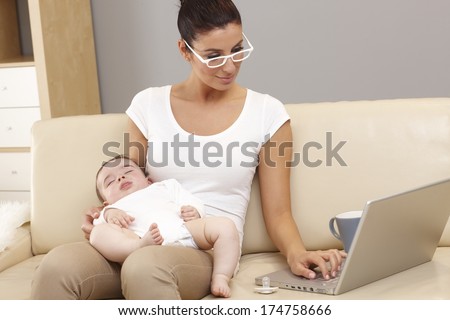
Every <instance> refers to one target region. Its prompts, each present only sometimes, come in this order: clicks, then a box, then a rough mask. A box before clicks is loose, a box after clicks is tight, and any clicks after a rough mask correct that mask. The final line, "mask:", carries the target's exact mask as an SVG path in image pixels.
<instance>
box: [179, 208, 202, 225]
mask: <svg viewBox="0 0 450 320" xmlns="http://www.w3.org/2000/svg"><path fill="white" fill-rule="evenodd" d="M181 218H182V219H183V220H184V222H187V221H190V220H195V219H199V218H200V214H199V213H198V211H197V209H195V208H194V207H192V206H182V207H181Z"/></svg>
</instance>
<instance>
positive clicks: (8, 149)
mask: <svg viewBox="0 0 450 320" xmlns="http://www.w3.org/2000/svg"><path fill="white" fill-rule="evenodd" d="M30 151H31V148H30V147H18V148H12V147H0V153H27V152H30Z"/></svg>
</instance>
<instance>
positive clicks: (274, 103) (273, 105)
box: [247, 89, 284, 110]
mask: <svg viewBox="0 0 450 320" xmlns="http://www.w3.org/2000/svg"><path fill="white" fill-rule="evenodd" d="M247 103H248V104H250V105H252V106H254V107H257V109H258V110H261V108H262V109H266V110H284V104H283V103H282V102H281V101H280V100H278V99H277V98H275V97H274V96H272V95H270V94H268V93H260V92H257V91H254V90H251V89H247Z"/></svg>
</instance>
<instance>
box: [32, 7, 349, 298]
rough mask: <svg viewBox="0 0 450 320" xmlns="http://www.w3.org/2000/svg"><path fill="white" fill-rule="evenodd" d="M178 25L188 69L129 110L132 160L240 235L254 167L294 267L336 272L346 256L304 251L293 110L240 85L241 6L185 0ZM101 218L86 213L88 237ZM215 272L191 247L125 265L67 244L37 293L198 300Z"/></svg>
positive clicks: (276, 238) (266, 210)
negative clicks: (295, 212) (293, 183)
mask: <svg viewBox="0 0 450 320" xmlns="http://www.w3.org/2000/svg"><path fill="white" fill-rule="evenodd" d="M178 29H179V31H180V35H181V39H180V40H179V41H178V49H179V51H180V53H181V56H182V57H183V59H185V60H186V63H189V64H190V65H191V68H192V69H191V73H190V75H189V76H188V78H187V79H186V80H185V81H183V82H181V83H178V84H174V85H168V86H164V87H158V88H149V89H146V90H144V91H142V92H140V93H138V94H137V95H136V96H135V98H134V99H133V101H132V103H131V105H130V107H129V109H128V110H127V115H128V116H129V125H128V133H129V134H130V137H131V140H132V141H133V142H134V145H135V144H136V143H140V144H142V146H143V148H133V149H131V150H129V155H130V157H131V158H132V159H133V160H135V161H136V162H137V163H138V164H139V165H140V166H142V167H146V168H147V169H149V170H148V172H149V173H150V178H151V179H152V180H153V181H161V180H164V179H167V178H174V179H177V180H178V181H179V182H180V183H181V185H182V186H183V187H184V188H186V189H187V190H189V191H190V192H191V193H193V194H194V195H195V196H197V197H198V198H199V199H200V200H202V201H203V202H204V204H205V211H206V215H211V216H224V217H228V218H230V219H231V220H233V222H234V223H235V224H236V227H237V229H238V231H239V235H240V240H241V241H242V237H243V225H244V220H245V213H246V210H247V205H248V201H249V196H250V188H251V182H252V179H253V176H254V174H255V172H256V168H257V167H258V175H259V181H260V188H261V199H262V200H261V201H262V208H263V214H264V220H265V223H266V226H267V230H268V233H269V235H270V237H271V239H272V240H273V242H274V243H275V245H276V246H277V247H278V249H279V250H280V251H281V252H282V253H283V254H284V255H285V256H286V259H287V263H288V264H289V266H290V268H291V270H292V272H294V273H295V274H298V275H303V276H305V277H309V278H312V277H314V276H315V274H314V272H312V271H311V270H310V267H311V266H318V267H319V268H320V270H321V271H322V273H323V274H324V276H325V277H330V276H331V277H332V276H333V275H334V274H335V273H336V272H337V270H338V269H339V266H340V264H341V260H342V255H343V254H342V253H341V252H339V251H337V250H329V251H317V252H310V251H307V250H306V249H305V247H304V245H303V242H302V239H301V236H300V234H299V232H298V229H297V226H296V224H295V222H294V220H293V218H292V214H291V206H290V181H289V178H290V170H289V167H288V166H287V165H286V163H288V162H289V160H290V159H291V156H292V150H286V148H283V152H281V151H280V150H279V149H278V148H277V146H280V145H282V144H283V143H285V142H289V141H292V134H291V127H290V122H289V116H288V114H287V113H286V111H285V109H284V106H283V104H282V103H281V102H280V101H278V100H276V99H275V98H273V97H271V96H269V95H265V94H260V93H257V92H254V91H252V90H250V89H247V88H243V87H241V86H240V85H239V84H238V83H237V82H236V78H237V75H238V73H239V70H240V67H241V65H242V63H243V61H244V60H245V59H247V58H248V57H249V56H250V54H251V52H252V50H253V47H252V45H251V43H250V41H249V39H247V37H246V36H245V35H244V30H243V28H242V22H241V17H240V14H239V11H238V10H237V8H236V7H235V5H234V4H233V2H232V1H231V0H184V1H181V6H180V11H179V15H178ZM139 149H141V150H142V149H144V150H145V152H144V153H139V152H138V151H139ZM97 215H98V210H92V211H90V212H88V213H87V215H86V221H85V223H84V224H83V227H82V229H83V231H84V232H85V233H86V237H89V233H90V230H91V229H92V220H93V219H94V218H96V217H97ZM74 261H77V262H78V263H73V262H74ZM327 262H329V265H330V266H331V267H330V269H328V267H327V264H326V263H327ZM211 272H212V257H211V255H210V254H209V253H207V252H203V251H199V250H195V249H190V248H180V247H164V246H149V247H145V248H142V249H139V250H137V251H135V252H134V253H132V254H131V255H130V256H129V257H128V258H127V259H126V260H125V262H124V264H123V266H122V268H120V267H119V266H117V265H115V264H113V263H110V262H108V261H107V260H105V259H104V258H103V257H102V256H101V255H99V254H98V253H96V252H95V250H92V249H90V248H89V245H88V244H83V243H78V244H70V245H66V246H62V247H59V248H56V249H54V250H53V251H52V252H50V253H49V254H48V255H47V256H46V258H45V260H44V261H43V262H42V265H41V266H40V268H39V270H38V272H37V276H36V279H35V280H34V282H33V297H34V298H49V299H63V298H72V299H74V298H78V299H80V298H82V299H85V298H94V299H95V298H115V297H120V296H121V294H123V296H124V297H125V298H127V299H199V298H202V297H204V296H205V295H207V294H209V284H210V282H211Z"/></svg>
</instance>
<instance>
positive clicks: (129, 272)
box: [122, 246, 212, 300]
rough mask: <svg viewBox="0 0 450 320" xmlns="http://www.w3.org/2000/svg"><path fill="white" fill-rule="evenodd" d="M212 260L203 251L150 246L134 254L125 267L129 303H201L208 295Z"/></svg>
mask: <svg viewBox="0 0 450 320" xmlns="http://www.w3.org/2000/svg"><path fill="white" fill-rule="evenodd" d="M211 272H212V257H211V256H210V255H209V254H208V253H205V252H203V251H200V250H196V249H192V248H185V247H171V246H148V247H144V248H141V249H139V250H137V251H135V252H133V253H132V254H131V255H130V256H129V257H128V258H127V259H126V260H125V262H124V264H123V266H122V289H123V294H124V296H125V297H126V298H127V299H158V300H162V299H173V300H176V299H200V298H202V297H204V296H205V295H207V294H208V293H209V284H210V281H211Z"/></svg>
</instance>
